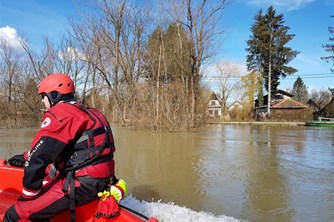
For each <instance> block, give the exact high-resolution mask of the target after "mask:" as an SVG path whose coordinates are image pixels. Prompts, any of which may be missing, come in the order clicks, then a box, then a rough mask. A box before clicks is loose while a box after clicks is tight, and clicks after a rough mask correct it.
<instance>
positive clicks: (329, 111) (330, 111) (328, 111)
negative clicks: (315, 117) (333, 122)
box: [319, 96, 334, 114]
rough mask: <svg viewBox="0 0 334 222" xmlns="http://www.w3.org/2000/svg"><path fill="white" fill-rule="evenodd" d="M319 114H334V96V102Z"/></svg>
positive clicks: (333, 98)
mask: <svg viewBox="0 0 334 222" xmlns="http://www.w3.org/2000/svg"><path fill="white" fill-rule="evenodd" d="M319 113H323V114H334V96H333V97H332V100H331V101H330V102H329V103H328V104H327V105H326V106H325V107H324V108H322V109H321V110H320V111H319Z"/></svg>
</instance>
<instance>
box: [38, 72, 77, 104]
mask: <svg viewBox="0 0 334 222" xmlns="http://www.w3.org/2000/svg"><path fill="white" fill-rule="evenodd" d="M74 93H75V89H74V83H73V81H72V79H71V78H70V77H69V76H68V75H66V74H62V73H55V74H50V75H48V76H46V77H45V78H44V79H43V80H42V81H41V83H40V84H39V87H38V95H41V96H42V101H43V102H44V105H45V107H46V108H47V109H48V108H50V107H52V106H53V105H55V104H57V103H58V102H59V101H66V100H73V99H74Z"/></svg>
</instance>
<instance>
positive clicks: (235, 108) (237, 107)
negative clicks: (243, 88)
mask: <svg viewBox="0 0 334 222" xmlns="http://www.w3.org/2000/svg"><path fill="white" fill-rule="evenodd" d="M243 109H244V106H243V105H242V104H241V103H240V102H238V101H235V102H234V103H232V105H230V106H229V107H228V108H227V110H228V112H229V113H231V112H238V111H240V110H243Z"/></svg>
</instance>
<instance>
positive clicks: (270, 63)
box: [246, 6, 299, 113]
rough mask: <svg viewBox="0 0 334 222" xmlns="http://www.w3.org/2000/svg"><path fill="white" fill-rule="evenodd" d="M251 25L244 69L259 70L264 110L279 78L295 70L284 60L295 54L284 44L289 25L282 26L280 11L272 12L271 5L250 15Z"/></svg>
mask: <svg viewBox="0 0 334 222" xmlns="http://www.w3.org/2000/svg"><path fill="white" fill-rule="evenodd" d="M254 20H255V22H254V24H253V25H252V27H251V31H252V35H251V36H250V39H249V40H248V41H247V45H248V47H247V48H246V51H247V52H248V55H247V69H248V70H249V71H251V70H255V71H257V72H259V73H261V74H262V78H263V80H264V81H263V83H264V86H265V88H266V90H267V91H268V113H269V107H270V102H269V101H270V97H271V94H272V93H275V92H276V91H277V88H278V86H279V84H280V82H279V78H280V77H282V78H285V77H286V76H287V75H291V74H294V73H295V72H296V71H297V70H296V69H295V68H293V67H291V66H287V64H288V63H289V62H290V61H292V60H293V59H294V58H295V57H296V56H297V55H298V54H299V52H298V51H295V50H292V49H291V48H290V47H287V46H286V45H287V43H288V42H289V41H291V40H292V39H293V38H294V37H295V35H293V34H288V31H289V29H290V28H289V27H288V26H284V20H283V14H279V15H276V11H275V9H274V8H273V6H270V7H269V8H268V10H267V12H266V14H263V12H262V9H260V10H259V12H258V13H257V14H256V15H255V17H254Z"/></svg>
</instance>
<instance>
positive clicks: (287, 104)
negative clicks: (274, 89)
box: [271, 99, 309, 109]
mask: <svg viewBox="0 0 334 222" xmlns="http://www.w3.org/2000/svg"><path fill="white" fill-rule="evenodd" d="M271 108H272V109H306V108H309V107H308V106H307V105H305V104H303V103H301V102H298V101H295V100H292V99H282V100H280V101H278V102H277V103H275V104H272V106H271Z"/></svg>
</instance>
